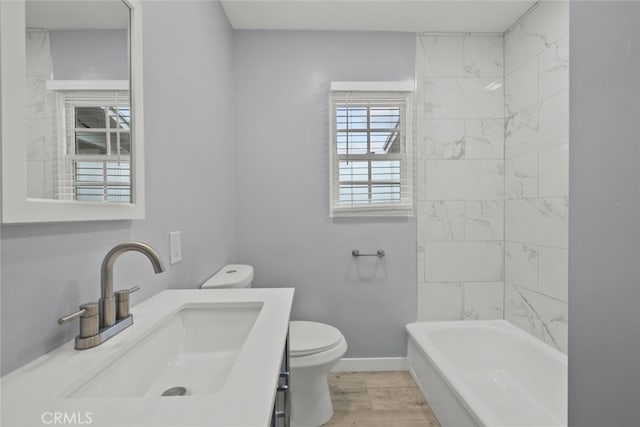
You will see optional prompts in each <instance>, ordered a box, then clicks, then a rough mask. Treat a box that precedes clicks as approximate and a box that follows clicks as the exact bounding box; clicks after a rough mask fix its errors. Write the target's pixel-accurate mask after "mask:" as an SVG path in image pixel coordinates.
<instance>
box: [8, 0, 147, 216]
mask: <svg viewBox="0 0 640 427" xmlns="http://www.w3.org/2000/svg"><path fill="white" fill-rule="evenodd" d="M122 1H123V2H124V3H125V4H126V5H127V6H128V7H129V10H130V15H129V52H128V53H129V67H130V70H129V84H130V94H129V95H130V96H129V100H130V102H131V113H132V116H133V120H132V121H133V125H132V127H131V134H132V135H131V137H132V141H133V144H132V148H131V151H132V167H133V172H132V174H131V185H132V187H131V188H132V190H131V199H132V200H131V203H104V202H78V201H74V200H54V199H33V198H28V197H27V144H26V112H25V108H24V105H23V102H24V101H22V100H24V99H25V97H26V85H25V84H24V82H25V73H26V71H25V68H26V66H25V61H26V56H25V55H26V53H25V51H26V48H25V45H26V37H25V25H26V24H25V23H26V21H25V0H12V1H0V29H1V31H0V95H1V96H2V103H1V106H2V107H1V108H2V111H1V115H0V128H1V134H2V223H4V224H11V223H30V222H64V221H98V220H121V219H144V217H145V191H144V187H145V183H144V111H143V102H142V101H143V90H142V89H143V88H142V6H141V4H140V1H139V0H122ZM16 100H20V103H21V104H20V105H19V108H16V105H15V103H16ZM20 107H21V108H20Z"/></svg>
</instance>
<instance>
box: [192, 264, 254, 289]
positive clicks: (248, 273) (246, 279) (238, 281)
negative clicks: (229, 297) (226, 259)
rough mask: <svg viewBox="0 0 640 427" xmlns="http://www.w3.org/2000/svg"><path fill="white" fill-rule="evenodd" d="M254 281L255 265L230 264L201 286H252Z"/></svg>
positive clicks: (208, 287) (209, 287) (211, 287)
mask: <svg viewBox="0 0 640 427" xmlns="http://www.w3.org/2000/svg"><path fill="white" fill-rule="evenodd" d="M252 281H253V266H251V265H243V264H228V265H225V266H224V267H222V268H221V269H220V270H219V271H218V272H217V273H216V274H214V275H213V276H211V277H209V278H208V279H207V281H206V282H204V283H203V284H202V286H200V288H202V289H223V288H250V287H251V282H252Z"/></svg>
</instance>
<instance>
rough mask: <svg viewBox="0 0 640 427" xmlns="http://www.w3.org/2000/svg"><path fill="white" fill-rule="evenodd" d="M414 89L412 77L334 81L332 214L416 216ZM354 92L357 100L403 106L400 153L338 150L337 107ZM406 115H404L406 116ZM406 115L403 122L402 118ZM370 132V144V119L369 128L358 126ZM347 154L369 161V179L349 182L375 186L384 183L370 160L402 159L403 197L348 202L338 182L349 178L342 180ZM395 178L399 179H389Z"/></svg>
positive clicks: (331, 101)
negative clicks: (373, 173) (373, 174)
mask: <svg viewBox="0 0 640 427" xmlns="http://www.w3.org/2000/svg"><path fill="white" fill-rule="evenodd" d="M414 93H415V83H414V82H413V81H401V82H332V83H331V89H330V96H329V127H330V131H329V132H330V138H329V146H330V147H329V181H330V182H329V214H330V216H331V217H367V216H377V217H396V216H413V215H414V211H415V208H414V205H415V202H414V200H415V194H414V185H413V183H414V181H415V177H414V170H415V167H414V161H415V159H414V155H413V153H414V151H415V147H414V146H415V140H414V135H415V132H414V111H415V108H414ZM348 94H349V95H348ZM350 95H353V98H354V102H355V103H356V105H357V102H358V101H360V102H367V101H370V102H372V103H374V102H375V101H377V100H380V99H384V100H385V102H390V104H389V105H392V106H398V107H400V111H401V112H402V111H403V112H404V114H402V113H401V114H400V117H401V119H400V121H401V122H400V127H399V133H400V135H401V140H400V141H399V144H400V146H399V147H400V151H399V152H397V153H386V154H372V153H363V154H349V153H347V154H339V153H338V133H339V131H338V126H337V109H338V107H339V105H340V104H341V103H342V104H344V103H345V102H348V101H345V100H346V99H348V98H349V96H350ZM373 106H374V105H369V106H367V111H368V112H367V114H368V115H369V114H370V110H369V108H371V107H373ZM403 116H404V117H403ZM402 119H404V122H402ZM358 130H359V131H360V130H362V131H363V132H368V133H369V134H368V136H367V142H368V145H367V146H368V147H370V145H369V144H370V141H371V137H370V133H371V131H372V128H371V126H370V124H369V122H368V125H367V129H358ZM345 158H348V160H349V161H366V162H368V170H369V172H368V179H367V180H362V181H353V180H352V181H349V182H348V183H349V184H351V185H353V186H354V188H355V187H356V186H362V185H366V186H367V187H368V188H372V187H373V186H375V185H376V184H378V185H384V184H385V183H384V182H382V181H376V180H374V179H372V178H371V162H372V161H387V160H389V161H397V160H399V161H400V178H399V180H397V182H398V184H399V186H400V198H399V200H398V201H393V202H380V201H379V202H376V201H374V200H373V199H372V197H371V192H370V191H369V197H368V200H367V201H366V202H363V203H358V202H355V203H354V202H353V201H352V202H351V203H347V202H344V201H342V202H341V201H340V200H339V197H340V194H339V186H340V184H341V183H344V182H346V181H344V180H343V181H341V180H340V162H341V161H344V159H345ZM389 181H394V182H393V184H395V182H396V180H389Z"/></svg>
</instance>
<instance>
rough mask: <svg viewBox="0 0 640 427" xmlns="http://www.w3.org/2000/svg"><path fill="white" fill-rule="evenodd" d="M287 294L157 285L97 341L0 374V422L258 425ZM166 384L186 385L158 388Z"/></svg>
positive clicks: (263, 418) (269, 393)
mask: <svg viewBox="0 0 640 427" xmlns="http://www.w3.org/2000/svg"><path fill="white" fill-rule="evenodd" d="M292 302H293V289H285V288H281V289H255V288H254V289H216V290H195V289H194V290H167V291H163V292H161V293H159V294H157V295H156V296H154V297H152V298H150V299H149V300H147V301H144V302H143V303H141V304H139V305H136V306H134V307H133V308H132V310H131V311H132V313H133V316H134V323H133V325H131V326H130V327H129V328H127V329H125V330H124V331H122V332H121V333H119V334H118V335H116V336H114V337H113V338H111V339H110V340H108V341H106V342H105V343H103V344H101V345H99V346H97V347H95V348H91V349H88V350H82V351H78V350H75V349H74V348H73V342H68V343H67V344H65V345H63V346H60V347H58V348H57V349H55V350H53V351H51V352H49V353H47V354H45V355H44V356H42V357H40V358H38V359H36V360H34V361H33V362H30V363H28V364H27V365H25V366H23V367H21V368H19V369H17V370H15V371H13V372H11V373H9V374H8V375H6V376H4V377H3V378H2V379H1V380H0V387H1V389H2V393H1V394H0V397H1V399H2V412H1V413H0V425H7V426H36V425H43V423H45V424H46V421H48V420H49V418H50V417H52V416H54V415H55V416H58V417H62V418H61V419H65V418H64V417H67V418H66V419H68V420H72V421H73V420H75V423H77V424H82V423H84V424H91V426H92V427H97V426H100V427H120V426H122V427H124V426H146V427H151V426H153V427H160V426H173V427H175V426H181V427H186V426H205V425H206V426H225V427H228V426H242V427H245V426H265V425H268V423H269V419H270V415H271V410H272V408H273V402H274V399H275V395H276V391H275V386H276V383H277V381H278V377H279V372H280V364H281V361H282V352H283V348H284V344H285V339H286V337H287V331H288V327H289V313H290V312H291V303H292ZM174 387H184V389H185V391H186V393H185V394H184V395H180V396H162V394H163V392H164V391H166V390H167V389H170V388H174ZM56 414H57V415H56ZM43 417H45V418H43ZM47 417H49V418H47ZM89 420H90V421H89Z"/></svg>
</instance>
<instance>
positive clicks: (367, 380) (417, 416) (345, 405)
mask: <svg viewBox="0 0 640 427" xmlns="http://www.w3.org/2000/svg"><path fill="white" fill-rule="evenodd" d="M328 379H329V389H330V391H331V400H332V402H333V411H334V414H333V417H332V418H331V420H329V422H328V423H327V424H325V425H324V426H325V427H345V426H372V427H383V426H384V427H419V426H420V427H440V424H439V423H438V420H437V419H436V417H435V415H433V412H432V411H431V408H430V407H429V405H428V404H427V402H426V401H425V400H424V397H423V396H422V393H420V390H419V389H418V387H417V386H416V383H415V382H414V381H413V379H412V378H411V375H409V373H408V372H405V371H392V372H330V373H329V376H328Z"/></svg>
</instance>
